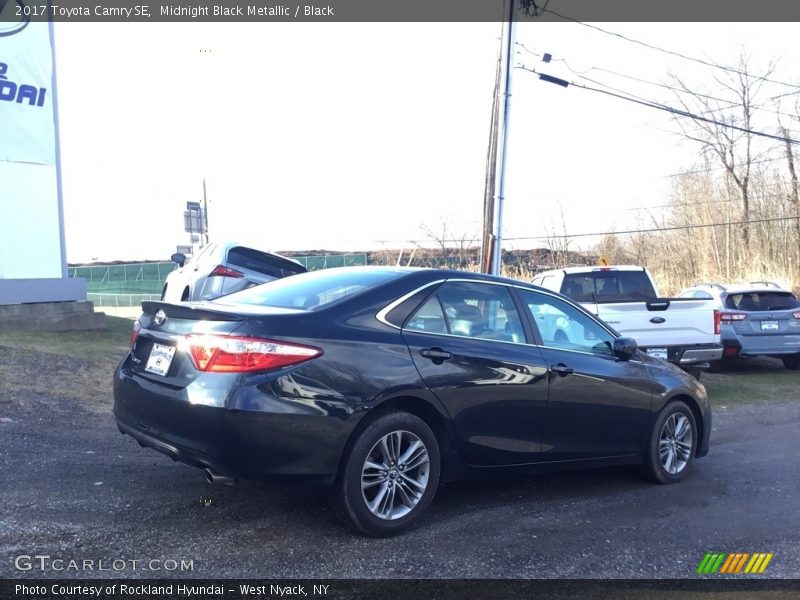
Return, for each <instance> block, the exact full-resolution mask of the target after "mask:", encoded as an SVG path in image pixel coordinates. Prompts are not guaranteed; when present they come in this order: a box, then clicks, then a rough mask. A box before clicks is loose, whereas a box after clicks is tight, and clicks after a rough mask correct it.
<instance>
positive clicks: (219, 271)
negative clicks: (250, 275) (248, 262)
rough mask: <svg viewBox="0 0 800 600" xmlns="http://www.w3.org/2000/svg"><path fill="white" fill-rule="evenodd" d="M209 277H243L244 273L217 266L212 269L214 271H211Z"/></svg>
mask: <svg viewBox="0 0 800 600" xmlns="http://www.w3.org/2000/svg"><path fill="white" fill-rule="evenodd" d="M211 275H219V276H220V277H236V278H239V277H244V273H242V272H240V271H237V270H236V269H231V268H230V267H226V266H225V265H217V266H216V267H214V270H213V271H211Z"/></svg>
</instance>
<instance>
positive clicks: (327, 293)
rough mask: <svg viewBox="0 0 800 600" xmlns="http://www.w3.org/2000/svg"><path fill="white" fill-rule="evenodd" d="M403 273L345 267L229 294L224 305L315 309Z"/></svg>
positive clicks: (304, 274) (298, 276) (277, 280)
mask: <svg viewBox="0 0 800 600" xmlns="http://www.w3.org/2000/svg"><path fill="white" fill-rule="evenodd" d="M403 274H404V273H403V271H399V270H389V269H380V268H374V269H373V268H353V267H342V268H339V269H329V270H321V271H311V272H309V273H301V274H299V275H294V276H292V277H286V278H284V279H275V280H274V281H270V282H268V283H264V284H261V285H257V286H255V287H251V288H248V289H246V290H242V291H241V292H236V293H234V294H229V295H227V296H224V297H222V298H220V299H219V300H217V302H220V303H222V304H256V305H259V306H274V307H278V308H298V309H303V310H314V309H316V308H321V307H323V306H326V305H328V304H332V303H333V302H337V301H339V300H342V299H344V298H348V297H351V296H354V295H356V294H360V293H362V292H365V291H366V290H369V289H371V288H374V287H377V286H379V285H381V284H383V283H386V282H388V281H391V280H392V279H396V278H398V277H401V276H403Z"/></svg>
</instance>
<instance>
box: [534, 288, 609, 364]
mask: <svg viewBox="0 0 800 600" xmlns="http://www.w3.org/2000/svg"><path fill="white" fill-rule="evenodd" d="M519 293H520V295H521V296H522V300H523V302H524V303H525V305H526V306H527V307H528V310H530V313H531V317H532V318H533V321H534V323H535V324H536V327H537V329H538V330H539V335H541V337H542V343H543V344H544V345H545V346H550V347H553V348H562V349H564V350H577V351H581V352H592V353H595V354H602V355H612V354H613V352H612V348H613V342H614V337H613V336H612V335H611V334H610V333H609V332H608V331H606V330H605V329H604V328H603V327H602V326H601V325H600V324H599V323H597V321H595V320H594V319H592V318H591V317H590V316H589V315H587V314H586V313H584V312H583V311H581V310H579V309H578V308H576V307H574V306H572V305H571V304H569V303H567V302H564V301H563V300H560V299H558V298H554V297H552V296H548V295H546V294H539V293H537V292H531V291H528V290H520V292H519Z"/></svg>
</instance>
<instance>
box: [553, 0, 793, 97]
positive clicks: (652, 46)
mask: <svg viewBox="0 0 800 600" xmlns="http://www.w3.org/2000/svg"><path fill="white" fill-rule="evenodd" d="M544 12H548V13H550V14H551V15H553V16H555V17H558V18H559V19H563V20H564V21H570V22H572V23H577V24H578V25H582V26H583V27H588V28H589V29H594V30H595V31H599V32H600V33H604V34H606V35H610V36H612V37H616V38H619V39H621V40H624V41H626V42H630V43H632V44H638V45H640V46H644V47H645V48H649V49H651V50H656V51H657V52H663V53H664V54H669V55H672V56H676V57H678V58H682V59H684V60H688V61H691V62H695V63H698V64H701V65H705V66H707V67H712V68H714V69H720V70H722V71H726V72H728V73H734V74H736V75H743V76H745V77H750V78H752V79H758V80H760V81H766V82H769V83H775V84H778V85H783V86H786V87H791V88H795V89H798V90H800V85H798V84H796V83H787V82H785V81H780V80H778V79H771V78H769V77H764V76H761V75H751V74H750V73H748V72H747V71H743V70H741V69H736V68H734V67H729V66H727V65H719V64H717V63H715V62H711V61H709V60H705V59H702V58H697V57H696V56H689V55H686V54H681V53H680V52H676V51H674V50H668V49H667V48H662V47H660V46H656V45H655V44H650V43H647V42H643V41H641V40H637V39H634V38H631V37H628V36H626V35H623V34H621V33H616V32H614V31H609V30H607V29H603V28H602V27H598V26H597V25H591V24H589V23H584V22H582V21H579V20H577V19H573V18H572V17H568V16H566V15H562V14H561V13H558V12H556V11H554V10H550V9H549V8H546V9H544Z"/></svg>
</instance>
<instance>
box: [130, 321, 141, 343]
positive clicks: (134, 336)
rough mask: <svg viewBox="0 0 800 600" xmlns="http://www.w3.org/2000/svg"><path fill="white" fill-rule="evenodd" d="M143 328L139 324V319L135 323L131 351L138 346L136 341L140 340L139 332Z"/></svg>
mask: <svg viewBox="0 0 800 600" xmlns="http://www.w3.org/2000/svg"><path fill="white" fill-rule="evenodd" d="M141 328H142V326H141V325H140V324H139V319H136V320H135V321H134V322H133V330H132V331H131V343H130V347H131V349H132V348H133V346H134V345H135V344H136V340H137V339H139V330H140V329H141Z"/></svg>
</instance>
